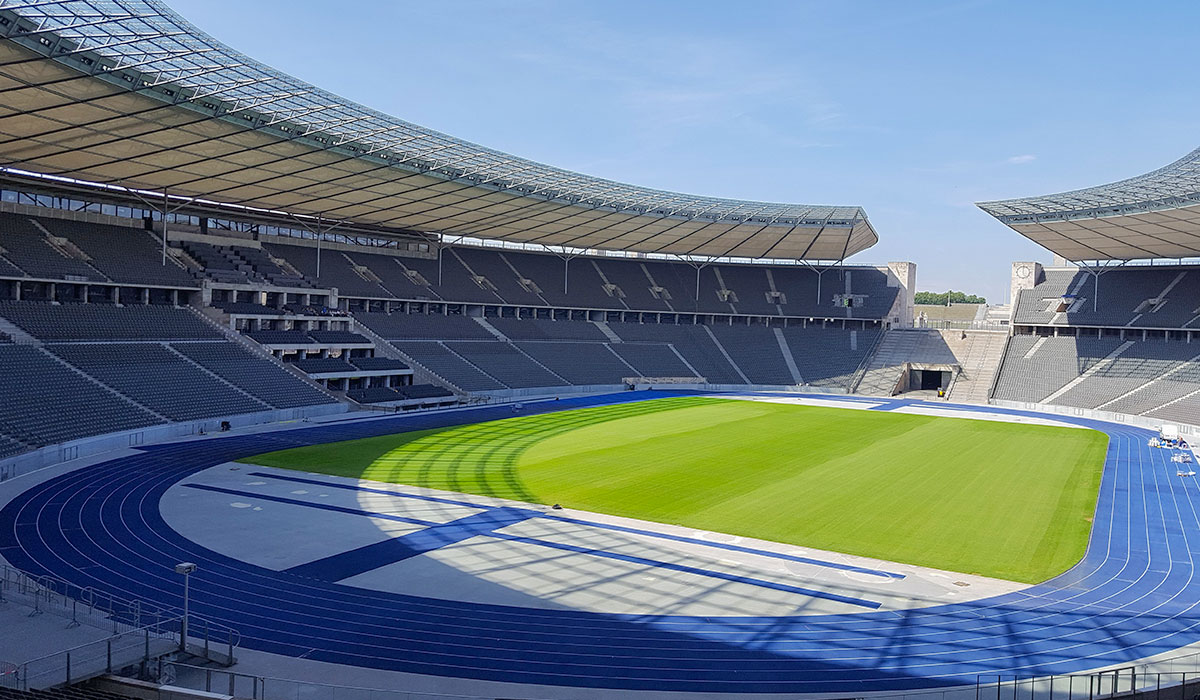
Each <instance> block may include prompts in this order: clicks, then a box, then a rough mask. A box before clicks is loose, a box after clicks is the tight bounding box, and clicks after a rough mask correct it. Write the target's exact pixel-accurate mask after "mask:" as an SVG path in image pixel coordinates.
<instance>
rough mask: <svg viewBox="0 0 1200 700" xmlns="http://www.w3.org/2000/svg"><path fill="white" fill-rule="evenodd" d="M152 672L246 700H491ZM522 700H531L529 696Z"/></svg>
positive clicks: (201, 670) (164, 669) (198, 672)
mask: <svg viewBox="0 0 1200 700" xmlns="http://www.w3.org/2000/svg"><path fill="white" fill-rule="evenodd" d="M154 670H157V672H158V677H157V681H158V682H159V683H163V684H169V685H172V686H175V687H178V688H187V689H189V690H199V691H204V692H206V693H222V694H226V695H232V696H234V697H236V698H248V699H250V700H309V699H310V698H321V699H322V700H480V699H481V698H485V697H486V698H493V697H495V696H494V695H488V696H483V695H459V694H454V693H437V692H424V691H416V690H392V689H379V688H363V687H356V686H346V685H333V684H328V683H314V682H310V681H300V680H290V679H284V678H271V677H269V676H256V675H253V674H248V673H238V672H235V671H227V670H224V669H214V668H207V667H203V666H193V665H190V664H183V663H171V662H166V663H163V664H162V665H161V667H159V668H157V669H154ZM525 697H526V698H527V700H533V699H532V696H525Z"/></svg>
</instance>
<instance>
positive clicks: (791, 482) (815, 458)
mask: <svg viewBox="0 0 1200 700" xmlns="http://www.w3.org/2000/svg"><path fill="white" fill-rule="evenodd" d="M1107 439H1108V438H1107V436H1106V435H1104V434H1102V433H1099V432H1095V431H1091V430H1080V429H1075V428H1059V427H1048V426H1035V425H1025V424H1016V423H999V422H991V421H982V420H968V419H954V418H941V417H931V416H919V415H908V414H898V413H887V412H878V411H858V410H845V409H832V408H818V407H811V406H797V405H791V404H773V403H761V402H748V401H732V400H724V399H715V398H710V397H677V398H668V399H657V400H653V401H644V402H636V403H629V404H620V405H615V406H601V407H594V408H586V409H579V410H574V411H563V412H559V413H552V414H545V415H538V416H527V417H519V418H511V419H506V420H499V421H491V422H487V423H478V424H474V425H466V426H458V427H453V428H444V429H436V430H427V431H420V432H413V433H400V434H396V435H388V436H383V437H376V438H367V439H364V440H355V441H349V442H343V443H333V444H328V445H318V446H313V447H302V448H296V449H291V450H284V451H281V452H272V453H268V454H265V455H259V456H256V457H253V458H249V459H247V460H245V461H249V462H253V463H256V464H263V465H267V466H276V467H284V468H291V469H302V470H306V471H314V472H322V473H327V474H335V475H339V476H350V477H360V478H365V479H371V480H375V481H385V482H394V483H403V484H410V485H415V486H427V487H431V488H437V489H443V490H449V491H457V492H463V493H474V494H482V495H490V496H498V497H503V498H511V499H515V500H521V501H527V502H533V503H561V504H563V505H564V506H566V507H568V508H577V509H581V510H590V511H595V512H602V513H609V514H613V515H623V516H628V517H634V518H639V519H644V520H651V521H656V522H664V523H672V524H679V525H685V526H689V527H695V528H700V529H705V530H713V531H718V532H726V533H731V534H737V535H744V536H748V537H754V538H758V539H765V540H772V541H777V542H785V543H790V544H797V545H802V546H809V547H816V548H820V549H826V550H831V551H837V552H845V553H849V554H858V555H863V556H869V557H875V558H879V559H885V560H890V561H899V562H906V563H911V564H917V565H922V566H930V567H935V568H940V569H948V570H952V571H961V572H966V573H977V574H980V575H985V576H994V577H998V578H1006V579H1010V580H1014V581H1022V582H1034V581H1039V580H1043V579H1045V578H1049V577H1050V576H1053V575H1055V574H1057V573H1060V572H1062V571H1064V570H1065V569H1067V568H1069V567H1070V566H1071V565H1072V564H1074V563H1075V562H1076V561H1078V560H1079V558H1080V557H1081V556H1082V555H1083V552H1084V550H1085V549H1086V544H1087V536H1088V532H1089V530H1090V522H1091V516H1092V511H1093V509H1094V507H1095V502H1096V495H1097V492H1098V489H1099V483H1100V473H1101V468H1102V465H1103V459H1104V454H1105V451H1106V445H1107Z"/></svg>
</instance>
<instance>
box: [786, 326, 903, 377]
mask: <svg viewBox="0 0 1200 700" xmlns="http://www.w3.org/2000/svg"><path fill="white" fill-rule="evenodd" d="M882 332H883V331H881V330H878V329H866V330H852V331H847V330H843V329H840V328H796V327H792V328H784V329H783V337H784V340H785V341H787V344H788V347H789V348H791V350H792V358H793V359H794V360H795V362H796V369H798V370H799V371H800V376H801V377H803V378H804V382H805V383H806V384H811V385H812V386H819V387H824V388H827V389H849V388H850V382H851V380H852V379H853V377H854V373H855V372H856V371H857V370H858V368H859V366H860V365H862V364H863V362H864V361H865V360H866V358H867V353H868V352H870V351H871V348H872V347H874V345H875V341H876V340H877V339H878V338H879V335H880V334H881V333H882Z"/></svg>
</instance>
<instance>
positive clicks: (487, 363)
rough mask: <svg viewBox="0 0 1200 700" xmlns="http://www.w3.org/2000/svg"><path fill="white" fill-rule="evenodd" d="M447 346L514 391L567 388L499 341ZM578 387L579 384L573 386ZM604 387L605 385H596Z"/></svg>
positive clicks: (540, 366) (524, 356)
mask: <svg viewBox="0 0 1200 700" xmlns="http://www.w3.org/2000/svg"><path fill="white" fill-rule="evenodd" d="M445 346H446V347H447V348H449V349H450V350H451V351H452V352H454V353H455V354H457V355H459V356H460V357H462V358H463V359H465V360H467V361H468V362H470V363H471V364H472V365H474V366H476V367H479V368H480V369H482V370H483V371H485V372H487V374H489V375H490V376H492V377H493V378H494V379H496V381H498V382H500V383H501V384H503V385H505V386H507V387H509V388H512V389H521V388H530V387H542V386H547V387H549V386H564V385H566V384H567V382H566V381H563V379H562V378H560V377H559V376H556V375H555V374H553V373H551V372H549V371H547V370H546V368H545V367H544V366H542V365H541V364H538V362H537V361H536V360H535V359H531V354H530V353H529V352H528V350H525V351H524V352H523V351H522V350H520V349H518V348H517V346H514V345H512V344H510V343H501V342H498V341H461V340H460V341H447V342H446V343H445ZM571 383H573V384H578V383H579V382H571ZM596 383H601V382H596Z"/></svg>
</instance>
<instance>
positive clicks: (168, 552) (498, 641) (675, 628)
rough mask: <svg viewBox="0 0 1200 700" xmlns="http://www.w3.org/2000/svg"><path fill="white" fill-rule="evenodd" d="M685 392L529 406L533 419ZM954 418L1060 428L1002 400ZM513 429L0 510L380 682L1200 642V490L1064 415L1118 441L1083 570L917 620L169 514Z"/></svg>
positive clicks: (1123, 658) (138, 481) (32, 562)
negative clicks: (236, 492) (332, 546)
mask: <svg viewBox="0 0 1200 700" xmlns="http://www.w3.org/2000/svg"><path fill="white" fill-rule="evenodd" d="M680 394H681V392H623V393H620V394H614V395H610V396H602V397H587V398H579V399H568V400H563V401H559V402H544V403H530V404H526V406H525V410H524V411H523V413H522V415H530V414H533V413H546V412H551V411H556V410H567V409H571V408H580V407H584V406H591V405H604V404H609V403H624V402H627V401H636V400H644V399H647V398H657V397H660V396H667V395H680ZM817 398H822V397H817ZM823 398H828V397H823ZM914 405H922V404H921V403H920V402H915V404H914ZM926 405H936V406H938V407H940V408H947V406H948V405H947V404H944V403H938V404H926ZM954 408H958V409H961V410H977V411H980V412H989V413H1006V414H1009V415H1025V416H1034V417H1047V416H1046V415H1045V414H1038V413H1034V412H1025V411H1014V410H1007V409H1001V408H998V407H994V406H987V407H959V406H955V407H954ZM511 416H512V412H511V409H509V408H508V407H487V408H477V409H468V410H463V411H453V412H431V413H428V414H423V415H414V416H399V417H396V418H389V419H385V420H370V421H363V422H355V423H341V424H336V425H320V426H311V425H309V426H300V427H297V428H296V429H294V430H287V431H280V432H276V433H272V434H264V435H243V436H226V437H217V438H213V439H209V440H201V441H193V442H188V443H178V444H168V445H163V446H160V447H156V448H155V449H153V450H147V451H145V452H142V453H138V454H132V455H128V456H125V457H120V458H115V459H111V460H108V461H106V462H102V463H98V464H95V465H91V466H88V467H84V468H80V469H78V470H75V471H73V472H71V473H68V474H64V475H61V476H57V477H53V478H50V479H47V480H46V481H44V482H42V483H40V484H37V485H35V486H33V487H31V488H29V489H27V490H26V491H24V492H23V493H21V494H18V495H17V496H16V497H15V498H13V500H12V501H10V502H9V503H8V504H7V505H6V506H5V507H4V508H3V509H0V553H3V555H4V557H5V558H6V559H7V560H8V561H9V562H10V563H12V564H13V565H15V566H17V567H19V568H20V569H22V570H24V571H26V572H27V573H30V574H33V575H41V574H50V575H54V576H57V577H59V578H64V579H67V580H68V581H70V582H71V583H72V584H75V585H79V586H93V587H95V588H97V589H98V590H100V591H103V592H107V593H113V594H117V595H122V596H125V597H134V598H140V599H143V600H145V601H147V602H149V603H152V604H155V605H159V606H164V607H171V606H174V605H176V604H177V603H178V598H179V580H178V576H176V575H175V574H174V572H173V570H172V567H173V565H174V564H175V563H176V562H179V561H195V562H197V563H198V564H199V567H200V568H199V571H197V572H196V573H195V574H193V575H192V579H191V580H192V606H193V611H194V613H195V614H196V615H198V616H201V617H204V618H207V619H211V620H214V621H217V622H222V623H224V624H227V625H230V626H232V627H235V628H237V629H238V630H239V631H240V632H241V633H242V636H243V644H244V645H245V646H246V647H248V648H252V649H256V650H261V651H265V652H271V653H278V654H284V655H289V656H301V655H304V656H305V658H311V659H314V660H317V661H324V662H329V663H339V664H349V665H355V666H363V667H369V668H374V669H383V670H391V671H402V672H408V673H422V674H432V675H441V676H451V677H457V678H469V679H477V680H491V681H503V682H510V683H531V684H542V685H557V686H565V687H578V688H610V689H622V690H654V691H657V692H690V693H701V692H739V693H806V692H809V693H817V692H819V693H829V694H838V695H850V696H858V695H861V694H862V693H863V692H864V691H867V690H872V691H898V690H907V689H916V688H930V687H938V686H952V685H964V684H968V685H973V684H974V683H975V680H976V678H977V677H978V676H980V675H985V676H986V675H989V674H990V675H995V674H998V673H1003V674H1006V675H1011V674H1016V675H1018V676H1023V677H1033V676H1043V675H1049V674H1062V673H1072V672H1078V671H1083V670H1086V669H1092V668H1098V667H1102V666H1109V665H1113V666H1116V665H1128V664H1129V663H1130V662H1132V661H1135V660H1138V659H1142V658H1146V657H1149V656H1154V655H1158V654H1163V653H1166V652H1170V651H1173V650H1176V649H1178V648H1179V647H1182V646H1186V645H1189V644H1193V643H1196V642H1197V641H1200V580H1197V578H1196V575H1195V572H1196V568H1197V563H1200V485H1198V484H1197V482H1196V480H1195V479H1184V478H1180V477H1178V476H1176V474H1175V472H1176V470H1175V468H1174V465H1171V464H1170V463H1169V458H1170V455H1169V453H1167V451H1166V450H1155V449H1152V448H1148V447H1147V446H1146V440H1147V438H1149V437H1150V436H1151V433H1150V431H1148V430H1143V429H1139V428H1134V427H1131V426H1128V425H1119V424H1113V423H1103V422H1099V421H1090V420H1084V419H1078V418H1071V417H1066V416H1060V415H1050V416H1048V417H1050V418H1053V419H1054V420H1056V421H1058V422H1061V423H1070V424H1074V425H1079V426H1083V427H1088V428H1094V429H1097V430H1101V431H1103V432H1105V433H1107V434H1108V435H1109V436H1110V444H1109V450H1108V455H1107V460H1106V463H1105V467H1104V475H1103V478H1102V480H1101V484H1100V493H1099V498H1098V501H1097V504H1096V511H1095V517H1094V523H1093V527H1092V533H1091V536H1090V539H1089V547H1088V551H1087V553H1086V555H1085V556H1084V558H1083V560H1082V561H1080V562H1079V563H1078V564H1077V565H1076V566H1075V567H1073V568H1072V569H1071V570H1070V571H1067V572H1066V573H1064V574H1063V575H1061V576H1059V577H1057V578H1054V579H1052V580H1050V581H1047V582H1045V583H1042V584H1038V585H1036V586H1031V587H1029V588H1026V589H1023V590H1021V591H1018V592H1015V593H1010V594H1006V595H1001V596H996V597H993V598H987V599H982V600H974V601H968V602H962V603H954V604H943V605H933V606H930V607H926V608H919V609H910V610H896V611H884V610H875V611H867V612H861V613H852V614H838V615H808V616H784V617H778V616H776V617H695V616H683V615H658V616H655V615H612V614H601V613H591V612H582V611H576V610H547V609H541V608H536V609H535V608H523V607H514V606H501V605H485V604H479V603H469V602H464V601H453V600H441V599H432V598H424V597H419V596H411V595H402V594H394V593H386V592H379V591H369V590H364V589H358V588H354V587H350V586H344V585H340V584H336V583H329V582H326V581H319V580H315V579H305V578H301V577H298V576H291V575H286V574H282V573H280V572H276V571H272V570H269V569H266V568H263V567H259V566H254V565H251V564H247V563H245V562H242V561H239V560H236V559H233V558H231V557H227V556H224V555H221V554H219V553H217V552H213V551H211V550H209V549H206V548H204V547H202V546H200V545H198V544H196V543H195V542H192V541H190V540H188V539H187V538H185V537H183V536H182V535H180V534H179V533H177V532H175V531H174V530H173V529H172V528H171V527H170V526H169V525H167V523H166V522H165V521H164V520H163V518H162V515H161V513H160V512H159V502H160V500H161V499H162V497H163V494H164V493H165V492H166V491H167V490H168V489H169V488H171V487H172V486H173V485H174V484H176V483H178V482H180V481H182V480H185V479H187V478H188V477H190V476H192V475H193V474H195V473H197V472H199V471H201V470H204V469H207V468H209V467H212V466H214V465H218V464H221V463H223V462H227V461H229V460H232V459H237V458H241V457H246V456H250V455H253V454H258V453H261V452H264V451H269V450H272V449H282V448H284V447H294V446H300V445H311V444H320V443H327V442H334V441H338V440H349V439H354V438H359V437H370V436H374V435H382V434H388V433H394V432H401V431H406V430H423V429H427V428H436V427H446V426H450V425H461V424H465V423H472V422H478V421H484V420H493V419H499V418H506V417H511ZM497 564H500V562H497ZM568 694H569V693H568Z"/></svg>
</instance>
